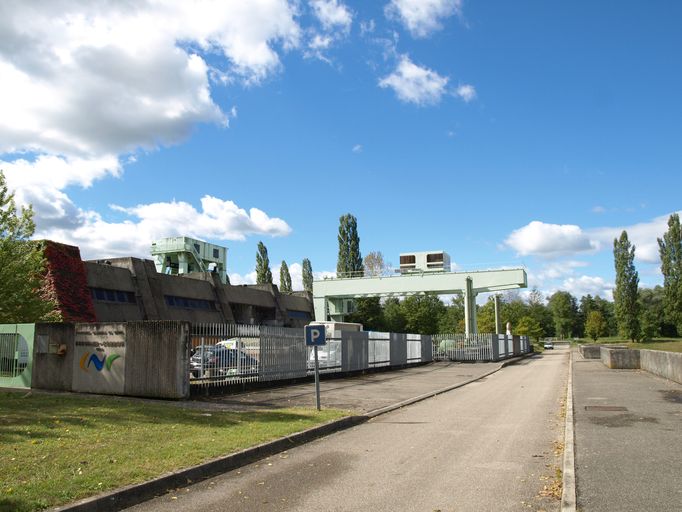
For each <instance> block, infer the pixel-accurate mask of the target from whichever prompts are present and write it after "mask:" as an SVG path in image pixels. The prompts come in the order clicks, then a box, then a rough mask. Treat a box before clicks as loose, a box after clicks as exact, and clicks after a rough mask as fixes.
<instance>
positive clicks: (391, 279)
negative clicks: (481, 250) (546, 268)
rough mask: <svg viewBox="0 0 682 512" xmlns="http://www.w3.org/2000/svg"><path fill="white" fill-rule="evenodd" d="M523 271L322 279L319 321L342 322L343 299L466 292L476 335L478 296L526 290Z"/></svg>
mask: <svg viewBox="0 0 682 512" xmlns="http://www.w3.org/2000/svg"><path fill="white" fill-rule="evenodd" d="M527 286H528V276H527V275H526V271H525V269H523V268H512V269H500V270H479V271H474V272H424V273H410V274H401V275H396V276H377V277H356V278H337V279H320V280H317V281H313V305H314V308H315V320H317V321H326V320H328V317H331V319H332V320H336V321H342V320H343V316H344V315H345V314H346V313H347V311H345V310H344V300H343V299H356V298H359V297H395V296H406V295H413V294H419V293H429V294H437V295H447V294H452V293H464V295H465V304H466V305H467V306H468V307H466V308H465V316H466V318H465V325H466V327H467V333H474V332H476V295H477V294H479V293H487V292H497V291H502V290H513V289H518V288H526V287H527Z"/></svg>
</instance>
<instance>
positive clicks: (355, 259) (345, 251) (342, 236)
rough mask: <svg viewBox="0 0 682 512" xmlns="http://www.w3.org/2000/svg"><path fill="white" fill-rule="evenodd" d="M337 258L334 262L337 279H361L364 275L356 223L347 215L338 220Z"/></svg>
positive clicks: (353, 218)
mask: <svg viewBox="0 0 682 512" xmlns="http://www.w3.org/2000/svg"><path fill="white" fill-rule="evenodd" d="M338 240H339V257H338V260H337V262H336V274H337V276H338V277H361V276H362V275H363V273H364V269H363V265H362V255H361V254H360V237H359V236H358V221H357V219H356V218H355V217H354V216H353V215H351V214H350V213H347V214H346V215H342V216H341V217H340V218H339V235H338Z"/></svg>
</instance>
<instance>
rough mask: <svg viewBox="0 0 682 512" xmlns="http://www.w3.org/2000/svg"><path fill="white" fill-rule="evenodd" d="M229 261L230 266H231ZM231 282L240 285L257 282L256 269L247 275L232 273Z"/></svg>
mask: <svg viewBox="0 0 682 512" xmlns="http://www.w3.org/2000/svg"><path fill="white" fill-rule="evenodd" d="M229 264H230V263H229V262H228V266H229ZM230 284H232V285H235V286H238V285H240V284H256V271H255V270H254V271H253V272H249V273H248V274H246V275H241V274H238V273H237V272H234V273H232V274H230Z"/></svg>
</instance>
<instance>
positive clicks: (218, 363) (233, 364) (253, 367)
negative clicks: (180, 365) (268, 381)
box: [189, 345, 258, 378]
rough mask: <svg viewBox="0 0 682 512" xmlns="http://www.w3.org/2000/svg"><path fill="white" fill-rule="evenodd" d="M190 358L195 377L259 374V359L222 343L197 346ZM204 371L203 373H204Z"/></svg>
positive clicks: (190, 366) (190, 365)
mask: <svg viewBox="0 0 682 512" xmlns="http://www.w3.org/2000/svg"><path fill="white" fill-rule="evenodd" d="M197 348H198V349H199V350H197V351H196V352H195V353H194V355H193V356H192V357H191V358H190V363H189V368H190V374H191V375H192V376H193V377H195V378H198V377H204V376H206V377H220V376H224V377H244V376H249V375H257V374H258V360H256V359H255V358H253V357H251V356H250V355H248V354H246V353H244V352H243V351H241V350H237V349H236V348H228V347H225V346H221V345H208V346H204V348H203V350H202V349H201V347H197ZM202 372H203V373H202Z"/></svg>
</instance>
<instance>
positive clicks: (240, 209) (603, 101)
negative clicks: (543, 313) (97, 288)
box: [0, 0, 682, 297]
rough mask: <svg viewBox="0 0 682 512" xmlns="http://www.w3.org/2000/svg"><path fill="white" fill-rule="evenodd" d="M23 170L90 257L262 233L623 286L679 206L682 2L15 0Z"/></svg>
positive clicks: (6, 92)
mask: <svg viewBox="0 0 682 512" xmlns="http://www.w3.org/2000/svg"><path fill="white" fill-rule="evenodd" d="M0 20H2V21H0V112H2V116H0V168H2V169H4V171H5V174H6V176H7V178H8V181H9V183H10V186H12V187H13V188H14V189H15V190H16V192H17V198H18V200H19V201H20V202H24V203H32V204H33V205H34V209H35V211H36V220H37V225H38V232H37V233H36V236H37V237H41V238H51V239H54V240H58V241H63V242H66V243H72V244H75V245H78V246H80V247H81V251H82V253H83V256H84V257H86V258H100V257H107V256H108V257H111V256H121V255H135V256H148V246H149V245H150V244H151V242H152V241H153V240H154V239H155V238H160V237H164V236H174V235H181V234H186V235H190V236H195V237H197V238H201V239H204V240H208V241H212V242H215V243H218V244H221V245H225V246H227V247H228V248H229V256H228V269H229V272H230V274H231V278H232V281H233V282H235V283H243V282H251V281H252V280H253V279H254V274H253V269H254V264H255V253H256V245H257V243H258V241H259V240H262V241H263V242H264V243H265V244H266V246H267V247H268V250H269V254H270V260H271V262H272V266H273V270H274V272H273V273H274V274H275V276H276V277H277V276H278V273H277V268H278V266H279V262H280V261H281V260H283V259H284V260H286V261H287V262H288V264H289V266H290V267H291V268H292V273H293V274H294V276H293V277H294V283H295V284H296V283H297V282H300V266H298V265H297V264H300V262H301V260H302V259H303V258H305V257H308V258H310V260H311V261H312V265H313V269H314V271H316V272H320V273H322V272H328V271H333V270H334V269H335V265H336V252H337V245H336V232H337V228H338V218H339V216H340V215H342V214H345V213H347V212H350V213H352V214H354V215H355V216H356V217H357V218H358V227H359V233H360V237H361V249H362V252H363V254H365V253H367V252H369V251H375V250H376V251H381V252H382V253H383V254H384V257H385V259H386V260H387V261H389V262H393V263H396V264H397V262H398V254H399V253H400V252H407V251H415V250H416V251H418V250H432V249H444V250H446V251H447V252H449V254H450V255H451V258H452V261H453V262H454V263H455V265H456V268H460V269H476V268H490V267H498V266H512V265H525V266H526V267H527V269H528V273H529V281H530V283H531V285H536V286H538V287H539V288H540V289H541V290H542V291H543V292H545V293H547V294H549V293H552V292H553V291H556V290H558V289H565V290H568V291H570V292H572V293H574V294H575V295H577V296H580V295H582V294H584V293H592V294H600V295H602V296H607V297H610V290H611V288H612V286H613V280H614V278H613V274H614V272H613V263H612V252H611V247H612V246H611V244H612V240H613V238H614V236H617V235H618V234H619V233H620V231H621V230H622V229H627V230H628V233H629V234H630V237H631V239H632V240H633V241H634V243H635V244H636V246H637V257H638V259H637V261H636V264H637V268H638V270H639V273H640V280H641V282H642V284H643V285H647V286H651V285H654V284H659V283H660V282H661V277H660V271H659V268H658V267H659V262H658V261H657V260H658V255H657V246H656V237H657V236H661V235H662V233H663V232H664V230H665V225H666V220H667V217H668V216H669V215H670V213H672V212H675V211H679V210H680V209H681V204H680V185H681V184H682V178H681V176H682V173H681V172H680V171H681V170H682V169H681V164H682V126H681V124H680V119H682V99H681V91H682V67H681V66H680V59H681V51H680V49H681V48H682V32H681V31H680V30H679V23H680V20H682V4H680V3H679V2H672V1H668V2H648V3H642V2H629V1H623V2H619V3H618V4H617V6H616V5H615V4H612V3H608V2H587V1H576V2H558V1H536V2H530V1H528V2H502V1H498V2H474V1H470V2H468V1H460V0H392V1H390V0H384V1H381V2H350V1H349V2H342V1H340V0H313V1H288V2H287V1H285V0H259V1H253V2H247V3H244V2H238V1H234V2H213V1H206V2H196V3H189V2H164V3H162V4H159V3H155V2H150V3H146V2H138V3H136V4H135V7H134V8H130V7H127V6H125V5H123V4H113V5H110V4H109V3H107V2H89V3H88V4H87V6H86V5H84V4H83V3H82V2H78V1H75V0H74V1H72V2H69V1H65V2H63V3H60V4H59V6H57V5H55V4H54V3H49V2H48V3H42V2H3V4H2V6H0Z"/></svg>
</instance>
